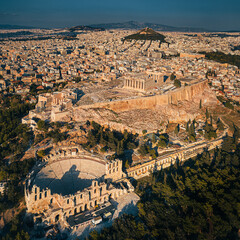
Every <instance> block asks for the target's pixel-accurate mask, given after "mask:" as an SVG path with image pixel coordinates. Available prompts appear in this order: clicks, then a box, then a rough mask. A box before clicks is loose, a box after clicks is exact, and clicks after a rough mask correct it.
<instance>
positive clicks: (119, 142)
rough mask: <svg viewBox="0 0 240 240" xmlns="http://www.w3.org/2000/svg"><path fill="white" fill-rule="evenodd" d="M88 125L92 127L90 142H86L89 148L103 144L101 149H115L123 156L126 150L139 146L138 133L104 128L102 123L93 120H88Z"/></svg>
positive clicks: (89, 132)
mask: <svg viewBox="0 0 240 240" xmlns="http://www.w3.org/2000/svg"><path fill="white" fill-rule="evenodd" d="M87 125H89V127H90V128H91V130H89V131H88V135H87V139H88V142H87V143H86V144H85V147H87V148H88V149H90V148H93V147H95V146H96V145H98V144H99V145H101V146H102V148H101V150H102V151H103V152H104V151H107V150H110V151H113V152H116V155H117V156H121V155H123V153H124V150H128V149H134V148H136V147H137V146H138V142H137V137H138V135H137V134H135V135H134V134H132V133H129V132H127V131H126V130H125V131H124V133H121V132H118V131H115V130H113V131H111V130H110V129H108V128H107V129H104V127H102V126H101V125H100V124H98V123H96V122H94V121H92V122H91V123H90V122H87Z"/></svg>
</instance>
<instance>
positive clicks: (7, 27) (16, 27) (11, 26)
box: [0, 24, 36, 30]
mask: <svg viewBox="0 0 240 240" xmlns="http://www.w3.org/2000/svg"><path fill="white" fill-rule="evenodd" d="M0 29H6V30H7V29H36V27H31V26H19V25H9V24H0Z"/></svg>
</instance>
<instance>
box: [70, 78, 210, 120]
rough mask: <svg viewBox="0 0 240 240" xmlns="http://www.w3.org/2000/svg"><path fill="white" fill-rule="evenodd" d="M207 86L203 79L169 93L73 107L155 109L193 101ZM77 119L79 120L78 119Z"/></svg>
mask: <svg viewBox="0 0 240 240" xmlns="http://www.w3.org/2000/svg"><path fill="white" fill-rule="evenodd" d="M206 88H208V83H207V81H202V82H200V83H196V84H193V85H191V86H185V87H183V88H180V89H176V90H175V91H173V92H171V93H168V94H163V95H155V96H149V97H139V98H134V99H126V100H117V101H112V102H102V103H95V104H91V105H84V106H79V107H75V108H73V112H77V111H78V110H79V109H90V108H107V109H111V110H113V111H115V112H123V111H130V110H134V109H154V108H155V107H156V106H159V105H168V104H178V102H179V101H191V100H192V99H193V97H194V96H195V95H198V94H202V93H203V92H204V90H205V89H206ZM74 115H75V114H74ZM76 116H77V114H76ZM75 120H76V121H77V119H75Z"/></svg>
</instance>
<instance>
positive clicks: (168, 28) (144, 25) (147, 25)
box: [90, 21, 209, 32]
mask: <svg viewBox="0 0 240 240" xmlns="http://www.w3.org/2000/svg"><path fill="white" fill-rule="evenodd" d="M90 27H96V28H105V29H119V28H121V29H142V28H151V29H154V30H156V31H171V32H209V30H207V29H204V28H193V27H172V26H167V25H162V24H156V23H139V22H136V21H129V22H123V23H104V24H92V25H90Z"/></svg>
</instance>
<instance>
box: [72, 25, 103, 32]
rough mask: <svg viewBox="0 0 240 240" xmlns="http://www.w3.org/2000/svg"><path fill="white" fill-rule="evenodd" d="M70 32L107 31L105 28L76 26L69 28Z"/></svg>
mask: <svg viewBox="0 0 240 240" xmlns="http://www.w3.org/2000/svg"><path fill="white" fill-rule="evenodd" d="M68 30H69V31H71V32H75V31H79V30H82V31H104V30H105V29H104V28H103V27H93V26H76V27H71V28H68Z"/></svg>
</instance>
